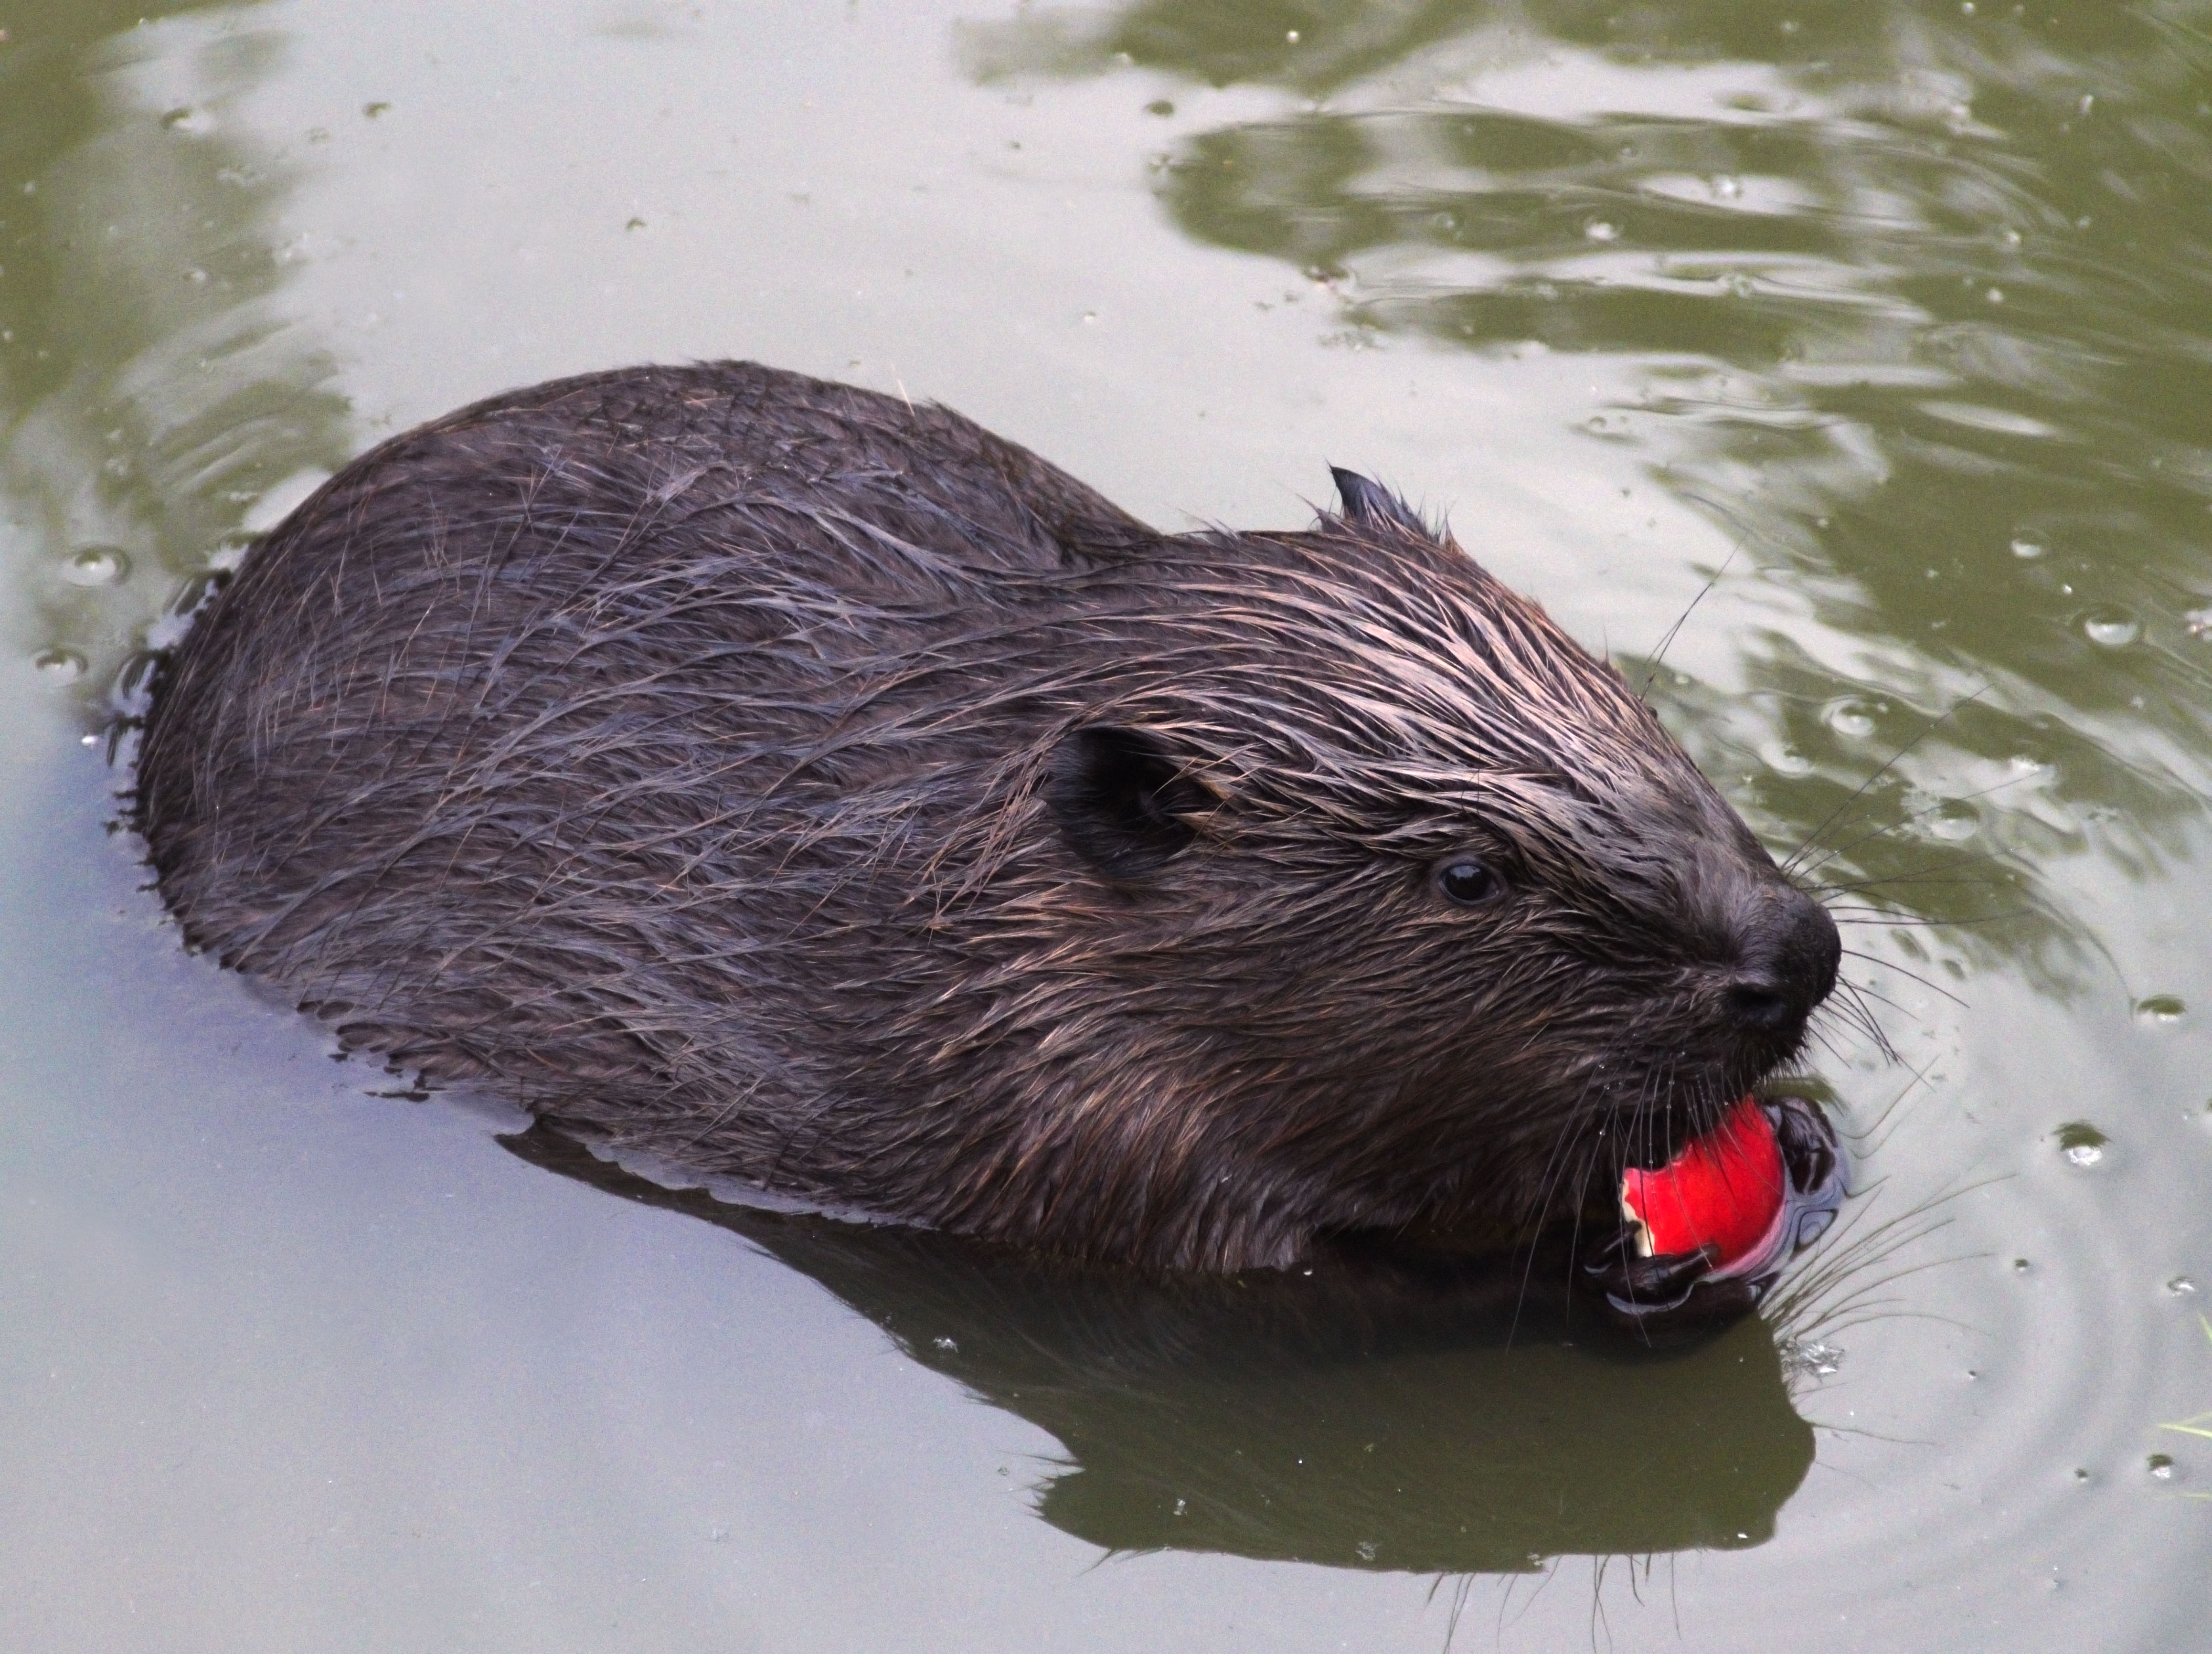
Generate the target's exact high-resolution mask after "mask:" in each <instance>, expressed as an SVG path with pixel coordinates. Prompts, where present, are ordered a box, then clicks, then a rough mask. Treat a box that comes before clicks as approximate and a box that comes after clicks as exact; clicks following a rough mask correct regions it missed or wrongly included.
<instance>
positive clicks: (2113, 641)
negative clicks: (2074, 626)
mask: <svg viewBox="0 0 2212 1654" xmlns="http://www.w3.org/2000/svg"><path fill="white" fill-rule="evenodd" d="M2081 635H2082V636H2084V637H2086V638H2087V639H2088V640H2089V641H2090V642H2092V643H2094V644H2095V645H2096V646H2097V647H2098V648H2100V649H2124V648H2127V647H2128V645H2129V644H2130V643H2132V642H2135V641H2136V639H2137V638H2139V637H2141V636H2142V622H2141V621H2140V620H2137V619H2136V617H2134V616H2133V615H2131V614H2130V613H2129V612H2128V611H2126V610H2125V609H2118V608H2113V609H2092V610H2091V611H2089V612H2088V613H2087V614H2086V615H2084V616H2082V617H2081Z"/></svg>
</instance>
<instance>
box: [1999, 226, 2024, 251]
mask: <svg viewBox="0 0 2212 1654" xmlns="http://www.w3.org/2000/svg"><path fill="white" fill-rule="evenodd" d="M2020 239H2021V238H2020V232H2019V231H2018V230H2016V229H2013V228H2009V227H2008V228H2004V229H2002V230H2000V231H1998V232H1997V240H2000V241H2002V242H2003V243H2004V244H2005V245H2006V246H2008V247H2016V246H2019V245H2020Z"/></svg>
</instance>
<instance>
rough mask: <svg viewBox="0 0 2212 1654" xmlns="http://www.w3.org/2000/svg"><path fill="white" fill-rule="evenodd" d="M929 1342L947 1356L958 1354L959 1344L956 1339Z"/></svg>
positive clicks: (937, 1339)
mask: <svg viewBox="0 0 2212 1654" xmlns="http://www.w3.org/2000/svg"><path fill="white" fill-rule="evenodd" d="M930 1342H931V1343H932V1344H933V1345H934V1346H935V1347H937V1348H939V1349H940V1350H943V1351H944V1352H945V1353H946V1354H948V1355H957V1354H959V1353H960V1344H959V1341H958V1340H957V1339H951V1338H933V1339H931V1340H930Z"/></svg>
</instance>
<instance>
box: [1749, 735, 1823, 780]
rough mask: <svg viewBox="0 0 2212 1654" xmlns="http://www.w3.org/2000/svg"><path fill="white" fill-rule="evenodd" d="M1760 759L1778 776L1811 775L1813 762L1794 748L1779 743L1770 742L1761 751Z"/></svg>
mask: <svg viewBox="0 0 2212 1654" xmlns="http://www.w3.org/2000/svg"><path fill="white" fill-rule="evenodd" d="M1759 762H1760V763H1764V764H1765V766H1766V767H1767V768H1768V769H1771V770H1772V771H1773V772H1774V773H1775V774H1776V775H1811V774H1812V773H1813V761H1812V760H1811V759H1810V758H1808V757H1806V756H1805V755H1804V754H1803V753H1802V752H1800V751H1797V749H1796V748H1795V747H1793V746H1785V745H1783V744H1782V743H1781V742H1779V741H1769V742H1767V743H1766V744H1765V745H1764V746H1762V747H1760V748H1759Z"/></svg>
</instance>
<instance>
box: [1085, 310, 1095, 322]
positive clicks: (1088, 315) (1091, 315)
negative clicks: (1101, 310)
mask: <svg viewBox="0 0 2212 1654" xmlns="http://www.w3.org/2000/svg"><path fill="white" fill-rule="evenodd" d="M1083 319H1084V320H1085V321H1087V322H1095V321H1097V319H1098V313H1097V311H1095V310H1086V311H1085V312H1084V313H1083Z"/></svg>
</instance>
